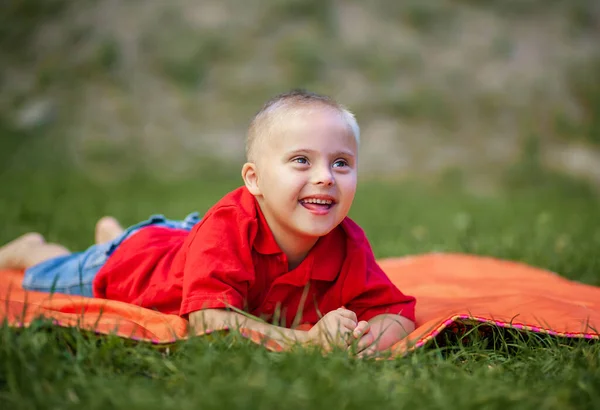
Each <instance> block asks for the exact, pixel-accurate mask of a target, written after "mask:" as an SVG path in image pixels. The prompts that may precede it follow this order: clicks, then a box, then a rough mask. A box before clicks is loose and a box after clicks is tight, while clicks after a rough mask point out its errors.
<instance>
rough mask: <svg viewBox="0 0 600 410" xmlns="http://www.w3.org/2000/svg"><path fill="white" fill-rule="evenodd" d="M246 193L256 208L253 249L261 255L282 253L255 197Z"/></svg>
mask: <svg viewBox="0 0 600 410" xmlns="http://www.w3.org/2000/svg"><path fill="white" fill-rule="evenodd" d="M248 195H250V196H251V197H252V200H253V201H254V206H255V209H256V221H257V224H258V227H257V231H256V237H255V238H254V245H253V246H254V249H256V251H257V252H258V253H262V254H263V255H275V254H278V253H283V252H282V251H281V248H280V247H279V245H277V242H276V241H275V237H274V236H273V232H272V231H271V228H270V227H269V224H268V223H267V220H266V219H265V216H264V215H263V213H262V211H261V209H260V206H258V202H257V201H256V198H254V196H253V195H252V194H251V193H250V192H248Z"/></svg>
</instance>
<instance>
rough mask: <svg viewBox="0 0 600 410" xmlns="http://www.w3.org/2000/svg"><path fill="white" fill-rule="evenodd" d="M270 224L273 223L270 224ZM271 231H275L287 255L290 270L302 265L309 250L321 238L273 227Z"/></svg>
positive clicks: (281, 247)
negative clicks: (304, 235) (302, 235)
mask: <svg viewBox="0 0 600 410" xmlns="http://www.w3.org/2000/svg"><path fill="white" fill-rule="evenodd" d="M267 222H268V220H267ZM269 226H272V225H270V224H269ZM278 231H279V232H278ZM271 232H273V237H274V238H275V242H277V245H279V248H280V249H281V250H282V251H283V253H285V256H287V260H288V269H289V270H292V269H294V268H295V267H297V266H298V265H300V263H302V261H303V260H304V258H306V255H308V252H310V250H311V249H312V248H313V246H315V244H316V243H317V241H318V240H319V238H314V237H299V236H298V235H294V234H293V233H289V232H285V231H283V230H282V229H277V228H276V229H271Z"/></svg>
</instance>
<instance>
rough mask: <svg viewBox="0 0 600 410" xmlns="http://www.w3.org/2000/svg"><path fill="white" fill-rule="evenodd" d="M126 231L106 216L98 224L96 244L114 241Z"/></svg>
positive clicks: (110, 217) (113, 219)
mask: <svg viewBox="0 0 600 410" xmlns="http://www.w3.org/2000/svg"><path fill="white" fill-rule="evenodd" d="M124 231H125V230H124V229H123V227H122V226H121V225H120V224H119V222H118V221H117V220H116V219H115V218H113V217H112V216H104V217H102V218H100V220H99V221H98V222H97V223H96V234H95V240H96V244H101V243H105V242H109V241H112V240H114V239H116V238H117V237H118V236H119V235H121V234H122V233H123V232H124Z"/></svg>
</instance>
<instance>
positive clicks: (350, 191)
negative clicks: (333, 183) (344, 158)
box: [337, 173, 357, 197]
mask: <svg viewBox="0 0 600 410" xmlns="http://www.w3.org/2000/svg"><path fill="white" fill-rule="evenodd" d="M356 182H357V179H356V174H355V173H352V174H346V175H341V176H340V178H338V180H337V184H338V186H339V188H340V191H341V193H342V195H344V196H345V197H354V194H355V192H356Z"/></svg>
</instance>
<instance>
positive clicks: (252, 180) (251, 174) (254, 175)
mask: <svg viewBox="0 0 600 410" xmlns="http://www.w3.org/2000/svg"><path fill="white" fill-rule="evenodd" d="M242 178H243V179H244V184H245V185H246V188H248V191H250V193H251V194H252V195H254V196H260V195H261V192H260V188H259V187H258V171H257V169H256V164H255V163H253V162H246V163H245V164H244V166H243V167H242Z"/></svg>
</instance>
